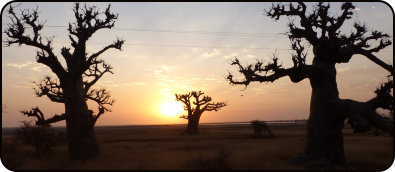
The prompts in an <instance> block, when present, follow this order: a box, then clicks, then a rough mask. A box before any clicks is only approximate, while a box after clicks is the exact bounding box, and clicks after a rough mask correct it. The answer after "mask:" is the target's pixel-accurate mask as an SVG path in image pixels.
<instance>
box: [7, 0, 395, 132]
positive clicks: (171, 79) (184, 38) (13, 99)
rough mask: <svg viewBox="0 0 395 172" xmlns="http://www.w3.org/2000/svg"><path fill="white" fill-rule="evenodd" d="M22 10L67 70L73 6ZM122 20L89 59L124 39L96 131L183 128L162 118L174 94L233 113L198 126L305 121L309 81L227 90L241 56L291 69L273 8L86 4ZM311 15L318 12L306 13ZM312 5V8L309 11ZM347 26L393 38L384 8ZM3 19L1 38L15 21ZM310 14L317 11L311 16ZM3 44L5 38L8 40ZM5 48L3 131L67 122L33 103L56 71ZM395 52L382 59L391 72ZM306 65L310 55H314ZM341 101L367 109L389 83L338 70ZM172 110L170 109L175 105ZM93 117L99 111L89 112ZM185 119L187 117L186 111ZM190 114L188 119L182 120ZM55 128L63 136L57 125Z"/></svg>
mask: <svg viewBox="0 0 395 172" xmlns="http://www.w3.org/2000/svg"><path fill="white" fill-rule="evenodd" d="M12 4H13V5H14V4H15V5H16V4H21V5H20V6H18V7H17V9H34V8H35V7H36V6H37V7H38V11H39V12H40V13H39V19H40V20H41V21H46V23H45V26H48V27H45V26H44V28H45V29H44V30H43V32H42V34H43V36H55V37H54V40H53V41H54V42H53V47H54V52H55V54H56V55H58V58H59V60H60V61H61V63H62V64H65V63H64V59H63V58H62V57H61V55H60V49H61V47H62V46H66V47H70V43H69V42H70V41H69V39H68V32H67V25H68V23H72V22H74V16H73V11H72V8H73V3H72V2H41V3H36V2H28V3H20V2H14V3H12ZM87 4H89V5H96V6H97V7H98V8H100V9H101V10H104V9H105V8H106V7H107V5H108V4H111V11H112V12H114V13H117V14H119V18H118V20H116V22H115V26H114V28H113V29H104V30H100V31H98V32H97V33H95V34H94V35H93V36H92V39H90V40H89V41H88V43H87V51H88V53H94V52H96V51H98V50H100V49H101V48H103V47H104V46H106V45H107V44H109V43H112V42H113V41H114V40H116V38H117V37H119V38H122V39H125V40H126V42H125V44H124V46H123V47H122V51H118V50H109V51H107V52H106V53H104V54H102V55H101V56H100V58H102V59H104V60H105V61H106V62H107V63H109V64H111V65H112V66H113V68H114V69H113V71H114V74H106V75H104V76H103V77H102V78H101V80H99V81H98V83H97V84H96V85H95V86H94V87H95V88H100V87H105V88H107V89H109V90H110V91H111V94H112V98H114V99H115V103H114V105H113V106H112V107H110V109H111V110H112V112H107V113H105V114H104V115H103V116H101V117H100V118H99V120H98V121H97V123H96V125H97V126H116V125H162V124H164V125H166V124H185V123H187V120H185V119H181V118H179V115H181V114H182V113H179V112H171V113H177V114H171V113H170V112H169V114H166V113H167V112H166V110H164V109H165V107H167V106H170V104H171V102H174V101H175V96H174V94H183V93H187V92H189V91H194V90H202V91H203V92H204V93H205V94H206V95H209V96H211V97H212V98H213V101H215V102H218V101H226V102H227V103H228V104H229V105H228V106H226V107H224V108H223V109H221V110H220V111H218V112H214V111H213V112H205V113H204V114H203V115H202V118H201V122H202V123H213V122H237V121H251V120H255V119H259V120H264V121H272V120H295V119H307V118H308V116H309V104H310V96H311V87H310V84H309V81H308V80H307V79H305V80H303V81H302V82H300V83H292V82H291V81H290V79H289V78H288V77H284V78H281V79H279V80H277V81H275V82H274V83H252V84H250V85H249V86H248V87H247V89H245V90H244V91H242V90H243V89H244V86H231V85H229V83H228V82H227V81H226V80H225V76H226V75H227V74H228V72H232V73H233V74H235V75H236V76H240V75H238V74H237V68H235V67H234V66H231V65H230V64H229V61H230V59H232V58H234V57H235V56H237V57H238V58H239V59H240V61H241V62H242V63H243V64H248V63H253V62H254V61H255V59H256V58H258V59H265V62H267V61H268V59H269V58H270V57H271V56H272V54H273V53H275V52H277V54H278V56H279V59H280V62H281V63H283V66H284V67H290V66H292V60H291V55H290V52H291V51H290V42H289V40H288V38H287V37H286V36H284V35H283V33H285V32H287V31H288V27H287V23H288V22H289V20H288V19H286V18H281V19H280V20H279V21H274V20H272V19H270V18H269V17H267V16H265V15H263V13H264V10H267V9H269V8H270V7H271V3H270V2H212V3H207V2H192V3H182V2H165V3H158V2H144V3H139V2H112V3H108V2H106V3H101V2H100V3H98V2H97V3H91V2H90V3H87ZM307 4H308V5H311V4H312V3H307ZM313 4H315V3H313ZM340 5H341V3H338V2H336V3H331V12H332V13H331V14H339V12H340ZM354 5H355V6H356V7H357V8H356V9H355V10H354V15H353V18H352V20H351V22H347V23H345V26H344V27H342V31H344V32H345V33H349V32H350V31H351V30H353V29H352V24H353V21H358V22H360V23H363V24H366V26H367V28H368V29H369V30H378V31H382V32H384V33H388V34H389V35H390V36H391V40H392V36H393V13H392V11H391V8H390V7H389V6H387V5H386V4H385V3H382V2H356V3H354ZM7 9H8V6H6V7H4V11H3V14H2V21H3V22H2V31H4V29H5V28H7V23H9V19H8V17H7V14H6V10H7ZM309 9H311V6H309ZM2 38H3V41H4V39H5V34H4V33H2ZM4 45H5V44H4V42H3V43H2V104H4V105H5V106H6V112H5V113H4V112H3V113H2V127H18V126H19V125H20V124H21V123H20V122H19V121H24V120H26V121H30V120H35V119H34V118H29V117H27V116H24V115H22V114H21V113H20V112H19V111H21V110H28V109H30V108H31V107H36V106H39V107H40V109H41V110H42V111H43V112H44V114H46V117H47V118H48V117H50V116H52V115H53V114H60V113H63V112H64V105H63V104H59V103H53V102H51V101H50V100H49V99H48V98H47V97H41V98H39V97H36V96H35V94H34V91H33V87H32V86H33V85H32V82H34V81H41V80H42V79H43V77H44V76H46V75H50V76H54V75H53V73H52V72H51V71H50V69H49V68H48V67H46V66H44V65H42V64H38V63H36V62H35V52H36V50H37V49H34V48H30V47H28V46H25V45H22V46H20V47H19V46H17V45H13V46H11V47H5V46H4ZM392 50H393V45H391V46H389V47H387V48H385V49H383V50H382V51H380V52H379V53H377V54H376V55H377V56H378V57H379V58H380V59H381V60H383V61H384V62H386V63H389V64H391V65H393V51H392ZM307 52H308V58H307V63H308V64H311V60H312V52H311V48H309V49H308V51H307ZM336 69H337V83H338V89H339V96H340V98H343V99H353V100H356V101H366V100H369V99H371V98H373V97H374V96H375V93H374V90H375V89H376V88H377V87H378V86H379V85H380V84H381V83H383V82H385V81H386V76H387V75H388V72H387V71H386V70H384V69H382V68H381V67H380V66H378V65H376V64H375V63H373V62H371V61H370V60H368V59H367V58H366V57H363V56H355V57H353V58H352V59H351V61H350V62H349V63H346V64H337V65H336ZM169 103H170V104H169ZM88 104H89V106H90V109H93V110H96V109H97V107H96V105H95V104H94V103H92V102H88ZM180 111H182V110H180ZM183 113H185V112H183ZM53 125H54V126H64V125H65V122H64V121H62V122H58V123H55V124H53Z"/></svg>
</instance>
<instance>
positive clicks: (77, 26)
mask: <svg viewBox="0 0 395 172" xmlns="http://www.w3.org/2000/svg"><path fill="white" fill-rule="evenodd" d="M14 10H15V9H14V7H13V6H12V4H10V8H9V10H8V14H9V18H10V19H11V23H9V24H8V28H7V29H6V30H5V31H4V33H5V34H6V35H7V37H8V38H7V39H6V41H4V42H5V44H6V46H11V45H13V44H18V45H27V46H30V47H34V48H37V49H38V51H37V54H36V60H37V62H38V63H41V64H43V65H45V66H47V67H49V68H50V69H51V71H52V72H53V73H54V74H55V75H56V77H57V78H58V80H57V79H53V78H51V77H49V76H47V77H45V78H44V80H42V81H41V82H37V83H35V84H36V88H35V89H34V90H35V93H36V95H37V96H38V97H41V96H47V97H48V98H49V99H50V100H51V101H53V102H57V103H63V104H64V105H65V113H63V114H61V115H54V116H52V117H50V118H45V117H44V114H43V113H42V112H41V110H40V109H39V108H38V107H36V108H33V109H32V110H30V111H22V113H23V114H24V115H27V116H32V117H36V118H37V122H36V124H37V125H43V126H44V125H47V124H50V123H54V122H58V121H62V120H66V127H67V135H68V151H69V158H70V159H71V160H89V159H94V158H97V157H99V156H100V154H101V153H100V147H99V144H98V141H97V139H96V135H95V132H94V125H95V123H96V121H97V119H98V118H99V117H100V116H101V115H102V114H103V113H105V112H106V111H109V110H110V109H108V107H106V106H107V105H110V106H111V105H112V104H113V103H114V100H112V99H111V96H110V94H109V92H108V91H107V90H106V89H104V88H103V89H92V86H93V85H94V84H95V83H96V82H97V81H98V80H99V79H100V78H101V77H102V76H103V75H104V74H105V73H113V72H112V67H111V66H110V65H108V64H107V63H106V62H105V61H104V60H102V59H99V58H98V57H99V56H100V55H101V54H103V53H104V52H106V51H107V50H109V49H111V48H114V49H118V50H121V47H122V45H123V43H124V40H119V39H117V40H116V41H115V42H114V43H112V44H110V45H107V46H105V47H104V48H103V49H101V50H100V51H97V52H95V53H92V54H90V55H89V54H88V52H87V50H86V44H87V41H88V39H89V38H91V37H92V35H93V34H94V33H95V32H96V31H98V30H101V29H106V28H108V29H111V28H112V27H113V26H114V23H115V20H116V19H117V18H118V15H117V14H113V13H111V12H110V5H108V7H107V9H106V10H105V11H104V12H99V10H98V9H97V8H96V7H95V6H91V7H89V6H87V5H84V6H83V7H81V6H80V4H79V3H75V5H74V8H73V11H74V16H75V19H76V21H75V22H73V23H69V25H68V32H69V39H70V41H71V47H69V48H67V47H63V48H62V49H61V50H60V54H61V55H62V56H63V58H64V60H65V62H66V67H63V65H62V64H61V63H60V62H59V59H58V55H56V53H54V52H53V47H52V40H53V37H46V38H44V37H42V35H41V33H40V32H41V31H42V29H43V28H44V23H45V22H43V21H40V20H39V19H38V17H39V12H38V11H37V8H36V9H34V10H32V11H30V10H27V9H26V10H21V11H20V14H19V15H17V14H16V13H15V11H14ZM87 100H92V101H94V102H96V103H97V104H98V111H97V114H94V113H93V111H92V110H89V109H88V105H87Z"/></svg>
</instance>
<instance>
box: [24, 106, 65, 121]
mask: <svg viewBox="0 0 395 172" xmlns="http://www.w3.org/2000/svg"><path fill="white" fill-rule="evenodd" d="M21 113H22V114H24V115H27V116H29V117H36V118H37V121H36V125H50V124H51V123H55V122H58V121H62V120H65V119H66V117H67V116H66V114H61V115H56V114H55V115H54V116H52V117H51V118H48V119H45V117H44V114H43V113H42V111H41V110H40V109H39V108H38V107H35V108H32V109H31V110H30V111H27V110H26V111H21Z"/></svg>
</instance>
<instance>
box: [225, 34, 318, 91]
mask: <svg viewBox="0 0 395 172" xmlns="http://www.w3.org/2000/svg"><path fill="white" fill-rule="evenodd" d="M292 49H293V50H294V51H295V52H296V53H295V54H293V55H292V61H293V62H294V66H293V67H291V68H288V69H285V68H282V67H281V66H282V65H280V64H278V62H277V61H278V58H277V57H276V55H275V54H274V55H273V58H272V62H269V63H267V64H266V65H265V66H263V62H262V61H259V60H257V62H256V63H255V65H248V66H246V67H243V65H241V64H240V61H239V59H238V58H235V59H234V60H233V61H232V62H231V65H236V66H238V67H239V72H240V73H241V74H243V77H244V79H243V80H235V79H234V78H233V75H232V74H231V73H229V75H228V76H227V77H226V79H227V80H228V81H229V83H230V84H232V85H245V86H246V87H247V86H248V85H249V84H250V82H253V81H258V82H274V81H275V80H277V79H279V78H281V77H284V76H289V77H290V79H291V81H292V82H295V83H296V82H300V81H302V80H303V79H305V78H310V77H313V76H314V68H313V66H311V65H306V56H307V54H306V53H303V51H304V47H303V46H302V45H301V40H300V39H294V40H293V42H292Z"/></svg>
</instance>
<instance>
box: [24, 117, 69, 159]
mask: <svg viewBox="0 0 395 172" xmlns="http://www.w3.org/2000/svg"><path fill="white" fill-rule="evenodd" d="M30 123H31V122H27V121H22V124H23V125H21V127H20V128H18V129H17V130H16V140H17V141H20V142H22V143H25V144H28V145H31V146H34V147H35V151H36V155H45V154H50V153H51V152H52V147H53V146H55V145H56V144H59V143H61V142H64V140H65V136H64V135H63V134H60V133H57V132H56V131H55V130H54V129H53V128H51V127H50V126H48V125H47V126H36V125H31V124H30Z"/></svg>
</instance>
